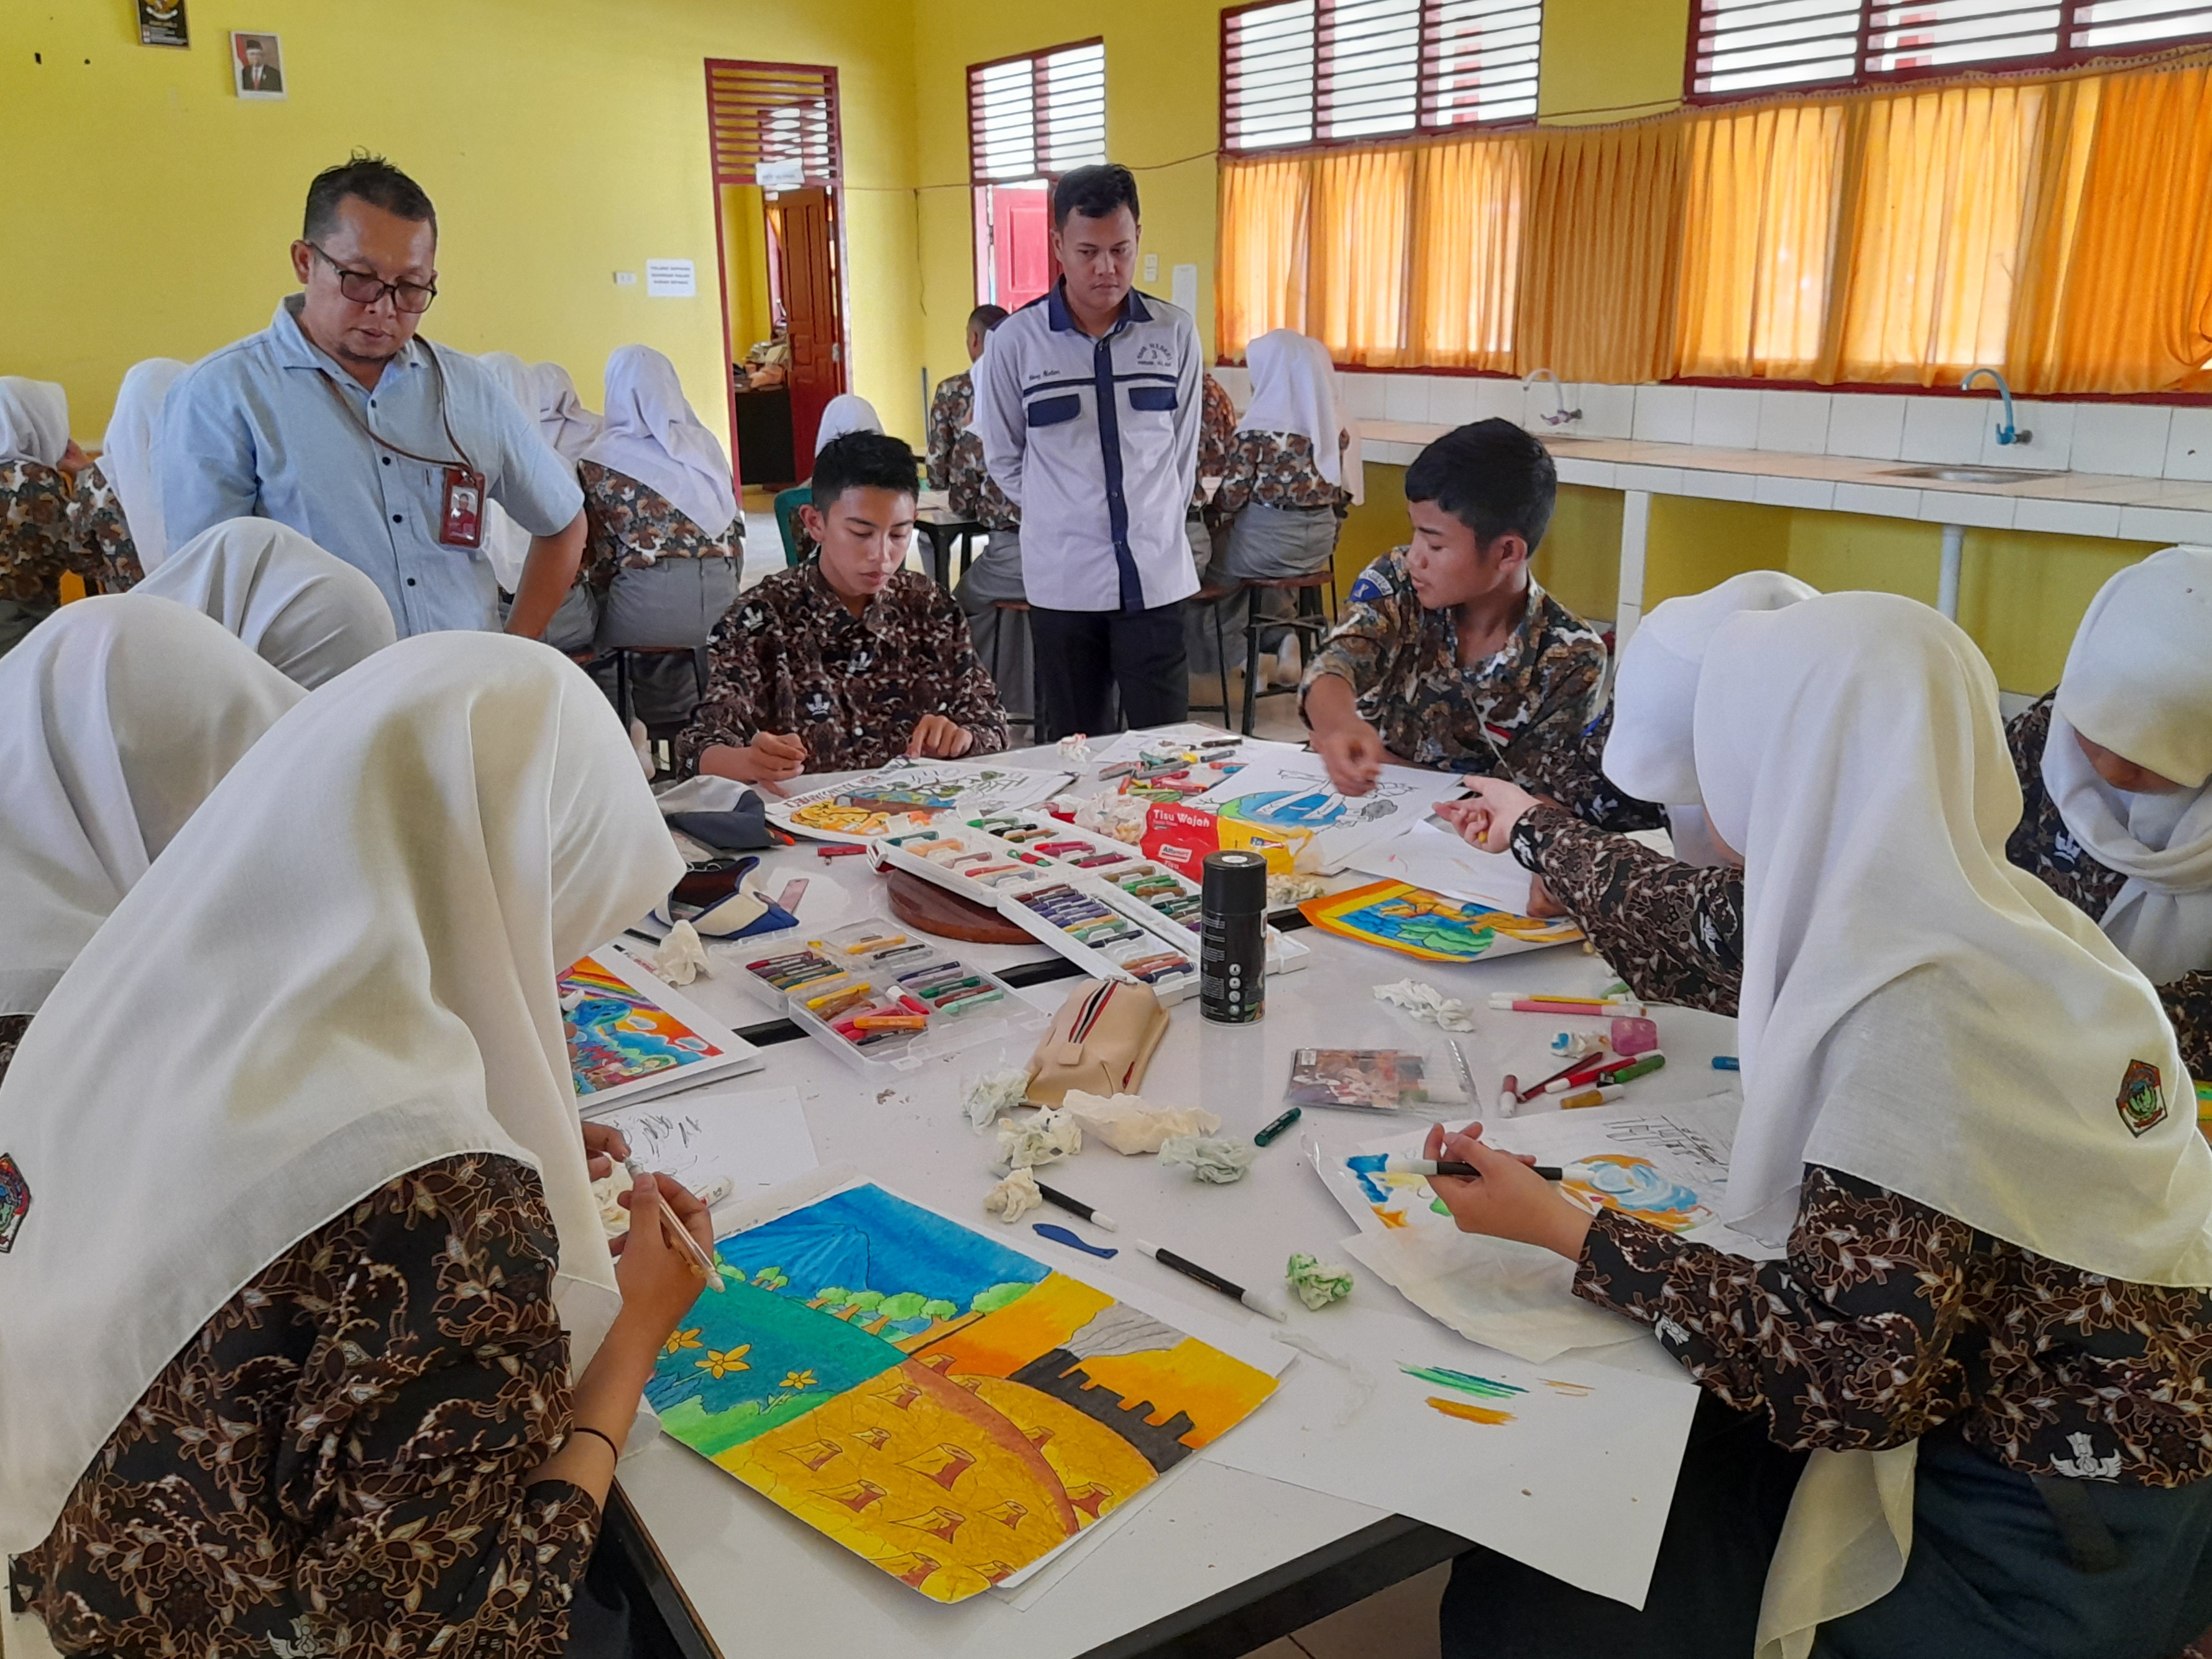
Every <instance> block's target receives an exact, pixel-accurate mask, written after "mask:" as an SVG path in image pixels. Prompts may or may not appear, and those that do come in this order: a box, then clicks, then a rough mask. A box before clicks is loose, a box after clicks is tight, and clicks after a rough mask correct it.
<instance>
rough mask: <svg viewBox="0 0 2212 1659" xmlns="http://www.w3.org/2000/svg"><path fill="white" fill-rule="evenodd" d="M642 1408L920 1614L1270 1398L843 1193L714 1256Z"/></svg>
mask: <svg viewBox="0 0 2212 1659" xmlns="http://www.w3.org/2000/svg"><path fill="white" fill-rule="evenodd" d="M717 1253H718V1255H719V1256H720V1260H721V1261H722V1263H723V1264H724V1265H723V1269H722V1272H723V1277H724V1279H725V1280H726V1282H727V1286H728V1294H726V1295H724V1296H702V1297H701V1298H700V1299H699V1301H698V1303H697V1304H696V1305H694V1307H693V1308H692V1310H691V1312H690V1315H689V1316H687V1317H686V1319H685V1320H684V1328H679V1329H678V1331H677V1333H676V1334H674V1335H673V1336H672V1337H671V1338H670V1339H669V1342H668V1345H667V1346H665V1348H664V1349H663V1350H662V1352H661V1356H660V1360H659V1365H658V1367H657V1369H656V1370H655V1372H654V1375H653V1381H652V1382H651V1383H649V1384H648V1385H647V1396H648V1398H650V1399H651V1401H652V1402H653V1408H654V1409H655V1410H656V1411H658V1412H659V1413H660V1418H661V1425H662V1426H663V1427H664V1428H665V1429H666V1430H667V1431H668V1432H669V1433H670V1434H671V1435H673V1436H674V1437H676V1438H677V1439H678V1440H680V1441H682V1442H683V1443H684V1444H685V1445H687V1446H689V1447H690V1448H691V1449H693V1450H694V1451H696V1452H698V1453H700V1454H701V1455H702V1456H705V1457H708V1458H709V1459H711V1460H712V1461H713V1462H715V1463H717V1464H719V1465H720V1467H721V1468H724V1469H726V1470H727V1471H729V1473H731V1474H733V1475H735V1476H736V1477H737V1478H738V1480H742V1481H744V1483H745V1484H746V1485H747V1486H750V1487H752V1488H753V1489H754V1490H755V1491H756V1492H760V1493H761V1494H763V1496H764V1497H766V1498H769V1500H770V1501H772V1502H774V1503H775V1504H777V1505H778V1506H779V1507H781V1508H782V1509H785V1510H788V1511H790V1512H791V1513H792V1514H793V1515H794V1516H798V1517H799V1519H800V1520H802V1521H805V1522H806V1523H807V1524H808V1525H810V1526H811V1527H813V1528H816V1529H817V1531H820V1532H823V1533H824V1534H828V1535H829V1537H831V1538H834V1539H835V1540H836V1541H838V1542H839V1543H841V1544H842V1545H843V1546H845V1547H846V1548H848V1549H849V1550H851V1551H853V1552H854V1553H855V1554H858V1555H860V1556H861V1557H863V1558H864V1559H867V1560H869V1561H872V1562H873V1563H874V1564H875V1565H877V1566H878V1567H879V1568H881V1569H882V1570H883V1571H885V1572H888V1573H890V1575H891V1576H892V1577H896V1578H897V1579H899V1580H900V1581H901V1582H902V1583H907V1584H909V1585H911V1586H912V1587H913V1588H915V1589H917V1590H920V1591H921V1593H922V1594H923V1595H927V1596H928V1597H930V1598H931V1599H932V1600H933V1601H962V1600H964V1599H965V1598H966V1597H968V1596H970V1595H975V1593H976V1592H977V1591H979V1590H982V1589H987V1588H988V1587H989V1586H990V1585H992V1584H994V1583H999V1582H1000V1581H1001V1580H1003V1579H1005V1578H1007V1577H1011V1576H1012V1574H1014V1573H1016V1572H1018V1571H1021V1570H1022V1569H1023V1568H1024V1567H1026V1566H1028V1565H1030V1564H1031V1563H1032V1562H1035V1561H1036V1560H1037V1559H1040V1558H1042V1556H1044V1555H1045V1554H1047V1553H1049V1552H1050V1551H1052V1550H1054V1549H1056V1548H1058V1547H1060V1545H1062V1544H1064V1543H1066V1541H1068V1540H1069V1539H1071V1538H1073V1537H1074V1536H1076V1535H1077V1534H1079V1532H1081V1531H1082V1530H1083V1529H1084V1528H1086V1527H1088V1526H1090V1525H1091V1524H1092V1523H1093V1522H1096V1521H1097V1520H1098V1519H1099V1518H1100V1517H1101V1516H1104V1515H1107V1514H1109V1513H1111V1512H1112V1510H1114V1509H1115V1508H1116V1507H1117V1506H1118V1505H1119V1504H1121V1503H1122V1502H1124V1501H1125V1500H1127V1498H1129V1497H1130V1496H1131V1494H1133V1493H1134V1492H1138V1491H1139V1490H1141V1489H1142V1488H1143V1487H1145V1486H1148V1485H1150V1484H1151V1482H1152V1480H1155V1479H1157V1478H1158V1476H1159V1475H1160V1474H1162V1473H1163V1472H1164V1471H1165V1470H1167V1469H1169V1468H1173V1467H1174V1466H1175V1465H1176V1463H1177V1462H1181V1461H1182V1459H1183V1458H1185V1457H1187V1456H1188V1455H1190V1454H1191V1452H1193V1451H1194V1450H1196V1449H1199V1448H1200V1447H1203V1446H1205V1445H1207V1444H1209V1443H1212V1441H1213V1440H1214V1439H1216V1438H1218V1437H1219V1436H1220V1435H1222V1434H1224V1433H1225V1432H1226V1431H1228V1430H1229V1429H1231V1428H1232V1427H1234V1426H1235V1425H1237V1423H1239V1422H1241V1421H1242V1420H1243V1419H1244V1418H1245V1417H1247V1416H1249V1414H1250V1413H1252V1412H1253V1411H1254V1410H1255V1408H1256V1407H1258V1406H1259V1405H1260V1404H1261V1401H1264V1400H1266V1399H1267V1396H1268V1395H1270V1394H1272V1393H1273V1391H1274V1388H1275V1383H1274V1379H1273V1378H1272V1377H1270V1376H1267V1374H1266V1373H1264V1372H1262V1371H1259V1370H1255V1369H1253V1368H1252V1367H1251V1366H1249V1365H1246V1364H1243V1362H1242V1361H1240V1360H1237V1359H1235V1358H1231V1356H1229V1355H1227V1354H1225V1353H1223V1352H1220V1351H1219V1350H1218V1349H1215V1348H1212V1347H1210V1346H1207V1345H1206V1344H1204V1343H1202V1342H1200V1341H1198V1340H1195V1339H1194V1338H1191V1337H1188V1336H1186V1335H1185V1334H1182V1332H1180V1331H1178V1330H1176V1329H1174V1328H1171V1327H1170V1326H1167V1325H1164V1324H1162V1323H1160V1322H1158V1321H1157V1320H1154V1319H1152V1318H1151V1317H1150V1316H1147V1315H1145V1314H1142V1313H1139V1312H1138V1311H1137V1310H1134V1309H1132V1308H1129V1307H1127V1306H1124V1305H1122V1304H1120V1303H1117V1302H1115V1300H1114V1299H1113V1298H1112V1297H1109V1296H1107V1295H1106V1294H1105V1293H1104V1292H1103V1291H1097V1290H1094V1289H1092V1288H1091V1287H1090V1286H1089V1285H1085V1284H1083V1283H1081V1282H1080V1281H1079V1280H1076V1279H1070V1278H1067V1277H1066V1276H1065V1275H1064V1274H1061V1273H1056V1272H1054V1271H1052V1270H1051V1269H1049V1268H1048V1267H1046V1266H1045V1265H1044V1264H1043V1263H1042V1262H1039V1261H1035V1260H1033V1259H1031V1258H1030V1257H1029V1256H1026V1255H1021V1254H1019V1253H1018V1252H1016V1251H1012V1250H1010V1249H1006V1247H1005V1246H1003V1245H1001V1244H1000V1243H997V1242H996V1241H995V1240H993V1239H989V1238H987V1237H983V1236H982V1235H981V1234H979V1233H975V1232H972V1231H969V1230H968V1229H967V1228H965V1227H962V1226H960V1225H957V1224H956V1223H953V1222H951V1221H948V1220H946V1219H945V1218H943V1217H941V1216H938V1215H936V1214H933V1212H929V1211H927V1210H923V1209H920V1208H918V1207H916V1206H914V1205H911V1204H908V1203H907V1202H905V1201H904V1200H901V1199H897V1198H894V1197H893V1196H891V1195H890V1194H888V1193H885V1192H884V1191H883V1190H882V1189H881V1188H877V1187H872V1186H859V1187H853V1188H847V1189H845V1190H844V1191H842V1192H839V1193H835V1194H830V1195H829V1197H826V1198H823V1199H819V1200H815V1201H814V1202H812V1203H810V1204H807V1205H805V1206H802V1207H800V1208H799V1209H796V1210H793V1211H792V1212H789V1213H787V1214H786V1215H783V1216H780V1217H778V1218H776V1219H775V1220H773V1221H769V1222H767V1223H765V1224H763V1225H760V1226H758V1227H754V1228H751V1229H749V1230H748V1231H744V1232H740V1233H736V1234H733V1235H732V1236H731V1237H727V1238H726V1239H723V1240H721V1241H720V1243H719V1244H718V1246H717Z"/></svg>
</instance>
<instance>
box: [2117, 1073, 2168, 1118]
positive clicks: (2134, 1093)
mask: <svg viewBox="0 0 2212 1659" xmlns="http://www.w3.org/2000/svg"><path fill="white" fill-rule="evenodd" d="M2117 1104H2118V1107H2119V1109H2120V1121H2121V1122H2123V1123H2124V1124H2126V1125H2127V1126H2128V1133H2130V1134H2136V1135H2139V1134H2141V1133H2143V1132H2144V1131H2145V1130H2146V1129H2154V1128H2156V1127H2158V1126H2159V1125H2160V1124H2161V1123H2163V1122H2165V1121H2166V1091H2164V1090H2163V1089H2162V1088H2160V1086H2159V1074H2158V1067H2157V1066H2154V1065H2152V1064H2151V1063H2150V1062H2149V1061H2148V1060H2130V1061H2129V1062H2128V1074H2127V1075H2126V1076H2125V1077H2124V1078H2122V1079H2120V1097H2119V1099H2118V1102H2117Z"/></svg>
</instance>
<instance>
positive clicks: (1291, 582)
mask: <svg viewBox="0 0 2212 1659" xmlns="http://www.w3.org/2000/svg"><path fill="white" fill-rule="evenodd" d="M1243 586H1244V724H1243V732H1244V735H1245V736H1246V737H1248V738H1249V737H1250V736H1251V735H1252V727H1253V724H1254V722H1255V719H1256V718H1257V715H1258V712H1259V707H1258V706H1259V701H1260V699H1261V697H1285V696H1297V691H1298V688H1297V686H1295V685H1271V686H1269V687H1268V688H1267V690H1265V691H1262V690H1260V689H1259V680H1260V636H1261V635H1262V634H1264V633H1267V631H1268V630H1270V629H1278V628H1280V629H1288V630H1289V631H1290V632H1291V633H1294V634H1296V635H1297V636H1298V649H1299V655H1300V656H1301V657H1304V658H1305V659H1309V660H1310V659H1311V657H1312V654H1313V649H1314V647H1316V646H1317V645H1319V644H1320V643H1321V641H1322V638H1323V637H1324V636H1325V635H1327V634H1328V630H1329V629H1330V627H1331V626H1332V619H1333V617H1334V614H1335V611H1336V572H1335V570H1334V568H1327V567H1325V568H1322V569H1320V570H1315V571H1310V572H1309V573H1307V574H1305V575H1303V576H1277V577H1273V578H1271V579H1270V580H1266V581H1248V582H1246V583H1245V584H1244V585H1243ZM1324 587H1326V588H1327V589H1328V609H1327V610H1323V609H1322V602H1321V591H1322V589H1323V588H1324ZM1263 592H1278V593H1296V594H1297V614H1296V615H1294V616H1292V617H1288V618H1280V617H1277V618H1272V619H1271V618H1269V617H1262V616H1261V614H1260V595H1261V593H1263ZM1222 695H1223V696H1225V697H1226V696H1228V682H1227V679H1226V678H1224V680H1223V682H1222ZM1224 718H1225V719H1226V718H1227V717H1226V716H1224Z"/></svg>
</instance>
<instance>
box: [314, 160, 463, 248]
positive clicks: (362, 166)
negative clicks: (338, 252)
mask: <svg viewBox="0 0 2212 1659" xmlns="http://www.w3.org/2000/svg"><path fill="white" fill-rule="evenodd" d="M349 196H357V197H360V198H361V199H362V201H364V202H366V203H368V204H369V206H371V207H373V208H381V209H382V210H384V211H385V212H386V213H390V214H395V215H397V216H398V217H400V218H402V219H411V220H413V221H414V222H416V224H421V223H422V222H423V221H424V220H426V219H427V220H428V221H429V223H430V234H432V235H433V236H435V235H436V234H438V210H436V209H435V208H434V207H432V206H431V205H430V198H429V197H428V195H426V194H424V192H423V190H422V185H418V184H416V182H415V181H414V180H413V179H410V178H409V177H408V176H407V175H406V174H405V173H402V172H401V171H400V170H399V169H398V167H394V166H392V163H391V162H389V161H386V160H385V159H384V158H383V157H382V156H381V155H371V154H370V153H369V152H368V151H367V150H365V149H357V150H356V151H354V153H353V154H352V155H349V156H348V157H347V158H346V159H345V160H344V161H341V162H339V163H338V164H337V166H336V167H325V168H324V169H323V170H322V171H321V172H320V173H317V174H316V175H315V176H314V179H313V182H311V183H310V184H309V185H308V186H307V212H306V213H305V214H304V215H303V216H302V217H303V220H304V222H303V224H302V225H301V230H300V236H301V240H303V241H309V242H314V241H319V240H322V239H323V238H324V237H325V236H328V235H329V234H331V232H332V231H334V230H336V229H337V227H338V204H339V203H341V202H343V201H344V200H345V198H346V197H349Z"/></svg>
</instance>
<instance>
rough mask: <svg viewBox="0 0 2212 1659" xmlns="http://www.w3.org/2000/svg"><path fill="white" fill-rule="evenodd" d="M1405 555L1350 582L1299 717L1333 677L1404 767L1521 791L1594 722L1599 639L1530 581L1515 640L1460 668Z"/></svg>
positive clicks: (1454, 628)
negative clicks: (1499, 780)
mask: <svg viewBox="0 0 2212 1659" xmlns="http://www.w3.org/2000/svg"><path fill="white" fill-rule="evenodd" d="M1406 552H1407V550H1406V549H1404V548H1402V547H1401V548H1396V549H1394V550H1392V551H1390V552H1389V553H1386V554H1384V555H1383V556H1382V557H1381V558H1379V559H1377V560H1376V561H1375V562H1374V563H1372V564H1370V565H1369V566H1368V567H1367V568H1366V569H1365V570H1364V571H1362V572H1361V573H1360V574H1359V579H1358V580H1357V581H1355V582H1353V583H1352V590H1351V592H1349V593H1348V594H1346V599H1345V605H1344V611H1343V615H1342V618H1341V620H1340V621H1339V622H1338V623H1337V625H1336V627H1335V628H1334V629H1332V630H1331V631H1330V633H1329V635H1328V638H1327V639H1326V640H1324V641H1322V645H1321V648H1320V649H1319V651H1317V652H1316V653H1315V657H1314V660H1313V662H1312V664H1311V665H1310V666H1309V667H1308V668H1307V670H1306V674H1305V681H1304V689H1303V690H1302V691H1301V693H1300V696H1299V707H1300V709H1301V710H1303V709H1304V703H1305V698H1306V697H1307V696H1310V695H1311V694H1312V690H1313V684H1314V682H1315V681H1316V679H1318V678H1321V677H1322V675H1324V674H1334V675H1335V676H1336V677H1337V678H1339V679H1341V680H1344V681H1346V682H1347V683H1349V684H1350V685H1351V686H1352V692H1353V695H1354V698H1355V706H1356V707H1357V708H1358V714H1359V717H1360V719H1362V720H1365V721H1366V722H1367V723H1368V724H1369V725H1370V726H1373V727H1374V728H1375V729H1376V732H1379V733H1380V734H1381V736H1382V738H1383V746H1384V747H1385V748H1387V749H1388V750H1390V752H1391V753H1392V754H1393V755H1395V756H1396V757H1399V758H1400V759H1401V760H1403V761H1406V762H1408V763H1411V764H1413V765H1415V766H1430V767H1437V768H1440V769H1443V770H1445V771H1449V772H1465V773H1471V774H1476V775H1484V776H1496V777H1504V778H1511V779H1513V780H1514V781H1516V782H1522V781H1526V780H1528V779H1531V778H1540V777H1541V776H1543V775H1545V773H1546V771H1547V769H1548V767H1549V756H1550V754H1551V751H1552V750H1553V749H1555V748H1557V747H1559V746H1560V745H1562V744H1572V743H1574V742H1575V741H1577V738H1578V736H1579V734H1580V733H1581V732H1582V730H1583V727H1584V726H1587V725H1589V722H1590V721H1591V720H1594V719H1595V718H1596V715H1597V712H1598V701H1599V696H1600V685H1601V682H1602V681H1603V679H1604V676H1605V662H1606V655H1605V641H1603V640H1601V638H1599V636H1598V634H1597V630H1596V629H1593V628H1592V627H1590V625H1589V623H1585V622H1583V620H1582V619H1581V618H1580V617H1577V616H1576V615H1575V614H1574V612H1572V611H1569V610H1568V609H1567V608H1566V607H1565V605H1561V604H1560V603H1559V601H1558V600H1557V599H1553V597H1552V596H1551V595H1550V594H1548V593H1547V592H1545V591H1544V589H1543V587H1542V586H1541V584H1539V583H1538V582H1537V581H1536V580H1535V578H1534V577H1533V576H1532V577H1530V578H1529V580H1528V602H1527V605H1526V606H1525V608H1524V609H1523V611H1522V617H1521V621H1520V623H1519V625H1518V626H1517V627H1516V629H1514V631H1513V634H1512V635H1511V636H1510V638H1509V639H1508V640H1507V641H1506V642H1505V643H1504V646H1502V647H1499V649H1498V650H1497V651H1496V652H1494V653H1492V654H1491V655H1490V656H1488V657H1487V658H1486V659H1483V660H1482V661H1480V662H1479V663H1476V664H1474V665H1472V666H1469V667H1462V665H1461V664H1460V660H1459V629H1458V625H1457V624H1456V623H1455V622H1454V620H1453V617H1452V613H1451V612H1450V611H1449V610H1445V611H1431V610H1428V609H1426V608H1425V606H1423V605H1422V604H1421V600H1420V596H1419V594H1418V593H1416V592H1414V590H1413V578H1412V576H1411V575H1410V574H1407V569H1406Z"/></svg>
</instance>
